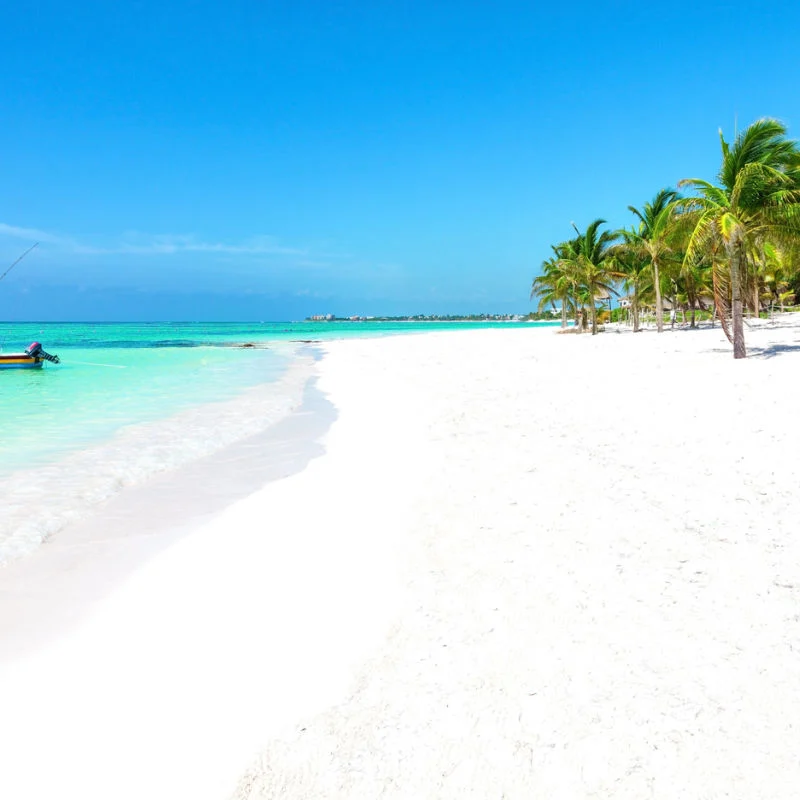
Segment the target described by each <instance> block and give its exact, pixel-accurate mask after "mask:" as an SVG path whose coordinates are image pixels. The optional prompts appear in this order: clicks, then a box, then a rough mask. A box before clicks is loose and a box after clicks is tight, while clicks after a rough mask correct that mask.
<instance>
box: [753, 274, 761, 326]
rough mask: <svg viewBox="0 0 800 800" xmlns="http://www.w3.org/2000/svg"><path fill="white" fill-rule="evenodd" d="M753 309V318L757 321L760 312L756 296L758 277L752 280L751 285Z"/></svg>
mask: <svg viewBox="0 0 800 800" xmlns="http://www.w3.org/2000/svg"><path fill="white" fill-rule="evenodd" d="M753 309H754V310H755V314H754V316H755V318H756V319H758V312H759V311H761V298H760V297H759V296H758V275H756V276H755V278H754V283H753Z"/></svg>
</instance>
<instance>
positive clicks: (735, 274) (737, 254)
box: [731, 238, 747, 358]
mask: <svg viewBox="0 0 800 800" xmlns="http://www.w3.org/2000/svg"><path fill="white" fill-rule="evenodd" d="M741 274H742V246H741V242H739V241H738V238H737V239H736V240H734V242H733V246H732V248H731V318H732V322H733V357H734V358H746V357H747V350H746V349H745V346H744V308H743V306H742V286H741Z"/></svg>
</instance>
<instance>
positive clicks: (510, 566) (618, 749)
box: [0, 323, 800, 800]
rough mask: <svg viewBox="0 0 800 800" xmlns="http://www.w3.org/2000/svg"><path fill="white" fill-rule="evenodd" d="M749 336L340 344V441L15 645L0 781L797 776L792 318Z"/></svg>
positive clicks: (785, 780)
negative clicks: (734, 340)
mask: <svg viewBox="0 0 800 800" xmlns="http://www.w3.org/2000/svg"><path fill="white" fill-rule="evenodd" d="M748 345H749V347H750V349H751V352H752V353H753V354H754V356H755V357H752V358H750V359H748V360H747V361H746V362H734V361H733V359H732V358H731V357H730V355H729V352H728V347H727V345H726V344H725V343H724V341H723V339H722V337H721V333H720V331H719V330H718V329H717V330H716V331H712V330H702V331H675V332H667V333H664V334H663V335H661V336H657V335H656V334H654V333H644V334H641V335H637V336H634V335H632V334H616V333H607V334H604V335H602V336H598V337H590V336H559V335H555V334H554V333H552V332H551V331H537V330H531V329H530V328H519V327H513V328H512V327H509V328H508V329H507V330H491V331H464V332H454V333H451V332H447V333H437V334H425V335H419V336H407V337H396V338H388V339H382V340H352V341H343V342H333V343H329V344H326V345H325V350H326V357H325V358H324V360H323V361H322V362H321V363H320V364H319V367H318V368H319V373H320V375H319V382H318V386H319V388H320V389H321V390H322V391H324V392H325V393H326V394H327V395H328V397H329V399H330V400H331V401H332V402H333V403H334V404H335V406H336V407H337V409H338V418H337V420H336V422H335V423H334V424H333V425H332V426H331V428H330V430H329V431H328V433H327V434H326V435H325V436H324V437H323V438H322V440H321V441H322V443H323V444H324V447H325V450H326V454H325V455H324V456H323V457H321V458H318V459H316V460H314V461H312V462H311V463H310V464H309V465H308V466H307V467H306V468H305V469H304V470H303V471H302V472H300V473H298V474H296V475H293V476H291V477H288V478H286V479H284V480H281V481H277V482H274V483H271V484H269V485H268V486H266V487H265V488H264V489H262V490H261V491H260V492H258V493H256V494H254V495H252V496H250V497H248V498H247V499H245V500H243V501H241V502H239V503H237V504H235V505H234V506H232V507H230V508H228V509H227V510H226V511H225V512H223V513H222V514H220V515H219V516H217V517H216V518H215V519H213V520H212V521H211V522H209V523H207V524H205V525H204V526H203V527H202V528H200V529H198V530H197V531H196V532H194V533H192V534H191V535H190V536H187V537H185V538H183V539H182V540H181V541H179V542H177V543H176V544H175V545H173V546H172V547H171V548H169V549H168V550H166V551H165V552H163V553H162V554H160V555H159V556H158V557H156V558H155V559H153V560H152V561H150V562H149V563H148V564H147V565H146V566H145V567H143V568H142V569H140V570H139V571H137V572H136V573H135V574H133V575H132V576H130V577H129V578H128V579H126V580H125V582H124V583H122V584H121V585H120V586H119V588H118V589H117V590H116V591H115V592H114V593H112V594H111V595H110V596H108V597H107V598H106V599H105V600H103V602H102V603H100V604H99V605H98V607H97V608H96V610H95V612H94V613H93V614H92V615H91V617H90V618H88V619H87V620H86V622H85V623H84V624H83V625H81V626H80V627H78V628H76V630H75V631H74V632H73V633H71V634H70V635H69V636H67V637H65V638H63V639H60V640H57V641H54V642H53V643H52V645H51V646H49V647H46V648H44V649H42V650H40V651H39V652H37V653H35V654H33V655H30V656H28V657H26V658H24V659H18V660H14V661H12V662H10V663H7V664H5V665H3V666H2V667H0V707H2V709H3V715H2V721H0V753H1V754H2V758H3V760H4V763H3V765H2V768H0V796H2V797H4V798H5V797H9V798H14V799H15V800H16V798H20V800H22V799H23V798H24V800H27V799H28V798H45V797H47V798H52V797H69V796H80V797H82V798H95V797H96V798H100V797H103V798H107V797H114V798H142V797H147V798H153V799H155V798H165V800H166V798H170V800H174V799H175V798H184V797H185V798H192V800H202V799H203V798H209V800H210V799H211V798H216V799H220V798H225V797H230V796H231V795H232V793H233V794H234V796H235V797H236V798H237V800H255V798H278V797H280V798H321V797H342V798H348V800H350V799H351V798H364V799H365V800H366V799H367V798H370V799H372V798H378V797H383V798H428V797H430V798H463V797H475V798H488V797H498V798H499V797H508V798H538V797H541V798H553V797H581V798H583V797H586V798H589V797H597V798H600V797H625V798H627V797H630V798H642V797H656V798H660V797H665V798H667V797H669V798H671V797H676V798H677V797H680V798H707V797H737V798H762V797H770V798H790V797H794V796H796V788H795V787H796V786H797V785H798V784H800V762H798V759H797V747H796V742H797V735H796V734H797V719H796V718H797V711H796V709H797V708H800V541H798V537H797V536H796V535H795V531H796V528H797V524H796V520H797V519H798V518H800V493H798V492H797V486H798V484H799V483H800V464H799V463H798V457H797V454H798V453H800V430H798V428H797V426H796V425H795V424H794V421H795V415H794V413H793V412H794V410H795V408H794V407H795V405H796V398H797V391H798V378H797V375H798V367H800V327H798V326H794V325H791V324H789V323H782V324H781V325H780V326H776V327H770V326H766V325H761V326H759V327H758V328H757V329H755V330H751V331H748ZM259 750H260V751H261V753H262V754H261V755H260V756H256V753H257V752H258V751H259ZM248 765H249V767H248ZM242 776H243V777H242ZM237 778H238V781H239V782H238V788H236V785H237Z"/></svg>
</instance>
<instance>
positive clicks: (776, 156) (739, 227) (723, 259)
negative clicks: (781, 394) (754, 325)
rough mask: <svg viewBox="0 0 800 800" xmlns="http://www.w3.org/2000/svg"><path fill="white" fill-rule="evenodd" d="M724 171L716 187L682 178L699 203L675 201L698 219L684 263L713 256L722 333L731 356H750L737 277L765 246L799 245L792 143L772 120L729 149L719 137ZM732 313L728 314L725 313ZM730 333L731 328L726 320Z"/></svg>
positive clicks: (755, 126) (798, 192) (747, 132)
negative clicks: (755, 253)
mask: <svg viewBox="0 0 800 800" xmlns="http://www.w3.org/2000/svg"><path fill="white" fill-rule="evenodd" d="M719 136H720V143H721V146H722V165H721V167H720V171H719V175H718V180H719V183H720V185H719V186H715V185H713V184H711V183H709V182H707V181H703V180H700V179H698V178H687V179H686V180H683V181H681V182H680V183H679V184H678V185H679V186H688V187H690V188H692V189H694V190H695V191H696V192H697V193H698V194H697V196H696V197H693V198H690V199H687V200H684V201H677V202H678V203H679V204H680V205H681V207H682V208H683V209H687V210H691V211H694V212H696V222H695V225H694V228H693V230H692V234H691V237H690V239H689V242H688V245H687V248H686V256H685V260H687V261H697V260H699V259H700V258H702V257H708V254H709V253H713V254H714V255H713V256H712V257H711V262H712V267H711V268H712V270H713V271H714V286H715V292H714V296H715V297H714V299H715V304H716V307H717V314H718V315H719V317H720V321H721V322H722V325H723V329H724V330H725V333H726V335H727V336H728V338H729V340H731V341H732V343H733V357H734V358H744V357H745V356H746V355H747V351H746V348H745V342H744V326H743V304H742V293H741V289H742V276H743V270H744V268H745V267H746V266H747V264H748V261H749V259H752V254H753V253H754V252H755V251H756V250H757V249H758V248H759V247H763V244H764V243H765V242H772V243H774V244H777V245H780V244H782V243H783V242H796V240H797V238H798V235H800V190H798V182H797V180H796V169H797V164H798V163H799V162H798V159H799V158H800V156H798V151H797V147H796V144H795V142H794V141H791V140H789V139H787V138H786V128H785V127H784V125H782V124H781V123H780V122H778V121H777V120H773V119H761V120H758V121H757V122H754V123H753V124H752V125H750V126H749V127H748V128H747V129H746V130H744V131H742V132H741V133H740V134H739V135H738V136H737V137H736V140H735V141H734V143H733V145H732V146H731V145H729V144H728V143H727V142H726V141H725V139H724V137H723V135H722V131H720V135H719ZM729 309H730V310H729ZM729 317H730V319H731V322H732V326H731V327H732V328H733V333H732V335H731V332H730V330H729V328H728V318H729Z"/></svg>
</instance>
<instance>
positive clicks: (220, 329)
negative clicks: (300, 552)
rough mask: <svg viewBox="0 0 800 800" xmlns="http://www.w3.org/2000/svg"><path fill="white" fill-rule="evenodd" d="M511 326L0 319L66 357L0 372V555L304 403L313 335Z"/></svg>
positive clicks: (11, 335) (9, 337)
mask: <svg viewBox="0 0 800 800" xmlns="http://www.w3.org/2000/svg"><path fill="white" fill-rule="evenodd" d="M508 324H524V323H462V322H458V323H455V322H451V323H448V322H432V323H428V322H397V323H393V322H301V323H282V322H264V323H167V322H165V323H123V324H116V323H0V348H2V351H3V352H18V351H21V350H23V349H24V348H25V347H26V346H27V345H29V344H30V343H31V342H33V341H39V342H41V344H42V346H43V347H44V349H45V350H46V351H47V352H50V353H54V354H57V355H58V356H59V357H60V359H61V363H60V364H58V365H53V364H45V366H44V368H43V369H41V370H6V371H0V424H2V426H3V435H2V437H0V496H2V497H3V510H2V513H1V514H0V564H2V563H4V562H6V561H9V560H12V559H15V558H18V557H20V556H24V555H26V554H27V553H30V552H32V551H33V550H35V549H36V548H37V547H38V546H39V545H40V544H41V542H42V541H44V540H46V539H47V538H49V537H51V536H53V535H54V534H56V533H57V532H58V531H59V530H60V529H61V528H63V527H64V526H65V525H67V524H69V523H70V522H72V521H75V520H78V519H80V518H82V517H84V516H86V515H88V514H90V513H92V510H93V509H94V508H96V507H97V506H98V505H99V504H102V503H103V502H105V501H107V500H108V499H109V498H111V497H113V496H114V495H116V494H118V493H120V492H122V491H124V490H125V489H126V488H127V487H130V486H135V485H139V484H141V483H143V482H145V481H147V480H148V479H149V478H151V477H152V476H154V475H156V474H158V473H161V472H164V471H166V470H170V469H175V468H178V467H180V466H182V465H184V464H187V463H189V462H191V461H193V460H196V459H199V458H202V457H204V456H208V455H210V454H213V453H214V452H215V451H217V450H221V449H222V448H224V447H226V446H229V445H231V444H233V443H235V442H237V441H241V440H244V439H246V438H247V437H250V436H253V435H255V434H257V433H259V432H262V431H264V430H266V429H267V428H269V427H270V426H271V425H274V424H275V423H276V422H278V421H279V420H280V419H281V418H283V417H285V416H286V415H287V414H289V413H290V412H291V410H292V409H293V408H297V407H298V406H299V405H300V403H301V401H302V397H303V390H304V386H305V384H306V382H307V380H308V378H309V377H310V375H311V374H312V369H313V361H314V358H315V353H314V348H313V344H314V342H321V341H326V340H330V339H339V338H350V337H374V336H387V335H398V334H403V333H406V334H407V333H418V332H422V331H426V330H446V329H458V330H463V329H464V328H465V327H482V328H486V327H499V326H505V325H508ZM545 324H547V323H545ZM242 344H248V345H254V346H252V347H239V346H237V345H242Z"/></svg>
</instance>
